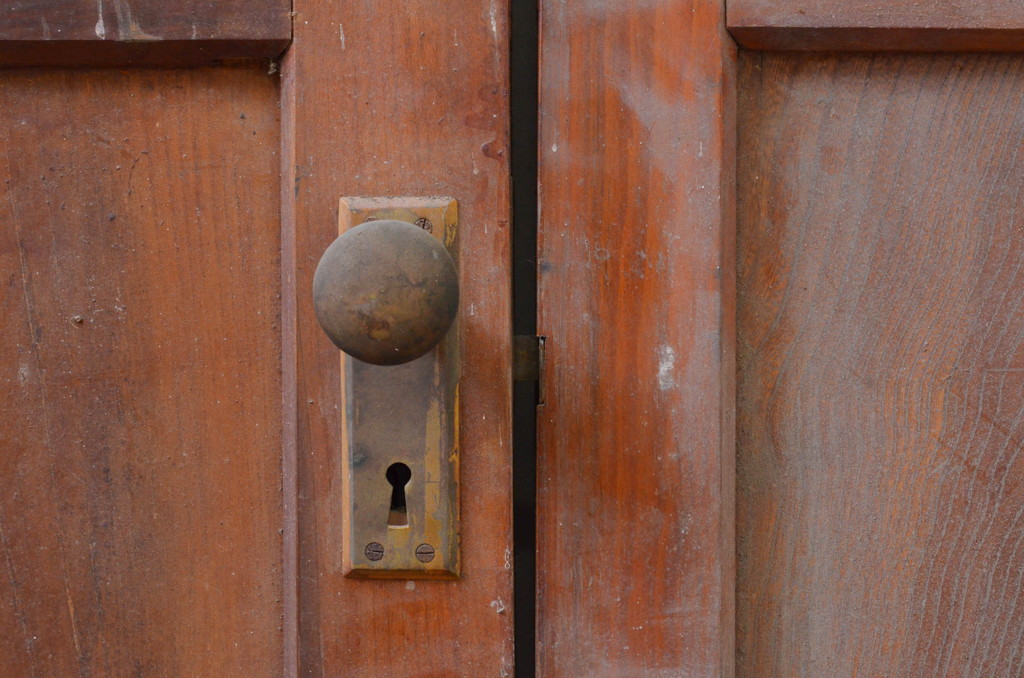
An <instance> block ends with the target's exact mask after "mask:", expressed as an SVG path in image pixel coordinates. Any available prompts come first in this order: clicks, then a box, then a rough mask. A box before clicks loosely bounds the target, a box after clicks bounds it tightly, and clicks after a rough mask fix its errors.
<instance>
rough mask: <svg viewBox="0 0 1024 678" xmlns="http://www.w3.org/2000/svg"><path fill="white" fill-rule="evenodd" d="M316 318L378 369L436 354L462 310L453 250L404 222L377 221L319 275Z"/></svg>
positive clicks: (354, 233)
mask: <svg viewBox="0 0 1024 678" xmlns="http://www.w3.org/2000/svg"><path fill="white" fill-rule="evenodd" d="M313 305H314V308H315V309H316V317H317V320H319V321H320V326H321V327H322V328H323V330H324V332H326V333H327V336H328V337H330V339H331V341H332V342H334V344H335V346H337V347H338V348H340V349H341V350H342V351H345V353H348V354H349V355H351V356H352V357H354V358H357V359H359V360H362V361H364V362H368V363H372V364H375V365H398V364H401V363H405V362H409V361H410V360H415V359H416V358H419V357H420V356H422V355H425V354H426V353H428V352H429V351H430V349H432V348H434V346H436V345H437V344H438V343H439V342H440V341H441V339H443V338H444V336H445V334H447V332H448V329H449V328H450V327H451V325H452V322H453V321H454V320H455V315H456V313H457V312H458V305H459V280H458V273H457V272H456V270H455V263H454V262H453V261H452V258H451V255H449V254H448V250H447V249H446V248H445V247H444V245H442V244H441V243H440V242H439V241H438V240H437V239H435V238H434V237H433V236H431V235H430V234H429V233H427V232H425V231H423V230H422V229H420V228H418V227H417V226H414V225H413V224H409V223H406V222H403V221H390V220H379V221H370V222H367V223H365V224H362V225H360V226H357V227H355V228H353V229H351V230H349V231H346V232H345V233H343V234H342V235H341V236H339V237H338V238H337V240H335V241H334V242H333V243H332V244H331V246H330V247H328V248H327V251H325V252H324V255H323V257H321V259H320V264H319V265H318V266H317V268H316V274H315V275H314V276H313Z"/></svg>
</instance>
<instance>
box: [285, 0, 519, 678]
mask: <svg viewBox="0 0 1024 678" xmlns="http://www.w3.org/2000/svg"><path fill="white" fill-rule="evenodd" d="M295 12H296V15H295V43H294V45H293V47H292V49H291V50H290V51H289V53H288V56H287V58H286V60H285V63H284V65H283V68H284V73H285V80H286V85H285V88H286V92H287V97H286V100H285V110H286V120H285V130H284V133H285V135H286V147H287V148H289V153H290V154H293V157H294V162H291V161H286V173H285V182H286V185H288V186H293V187H294V194H293V195H294V201H293V202H292V203H291V204H290V205H287V206H286V210H285V219H286V224H285V228H286V229H288V230H289V232H290V233H292V234H293V237H294V239H295V240H294V248H295V249H294V256H295V264H296V269H295V281H294V285H293V286H291V283H289V286H290V289H289V290H288V291H287V292H286V294H291V295H293V298H294V302H288V303H294V307H295V311H296V313H297V319H296V321H295V325H294V327H295V332H296V334H295V337H294V341H295V342H296V344H295V345H296V347H297V367H296V370H295V374H296V375H297V376H296V378H297V382H296V389H297V394H298V398H297V402H298V420H297V426H298V438H297V450H298V468H297V471H298V482H299V496H298V501H299V506H298V508H299V523H298V524H299V530H300V533H299V540H300V541H299V553H298V559H299V567H300V570H299V574H300V576H301V579H300V586H301V597H300V600H299V603H300V609H301V615H302V616H301V619H300V626H299V630H300V632H301V656H300V659H301V666H300V669H301V672H302V675H312V676H346V677H352V678H356V677H359V676H372V677H374V678H379V677H380V676H388V675H393V676H408V677H417V678H426V677H438V678H440V677H442V676H443V677H445V678H447V677H449V676H467V677H473V678H475V677H477V676H511V675H512V666H511V663H512V630H511V629H512V609H511V601H512V579H511V577H512V572H511V561H512V541H511V539H512V534H511V506H512V501H511V472H510V468H511V449H510V440H511V431H510V378H511V370H510V365H509V360H510V357H511V320H510V299H509V297H510V284H509V275H510V274H509V270H510V269H509V206H508V200H509V176H508V159H507V158H508V148H507V145H508V132H507V128H508V116H507V90H508V87H507V71H508V66H507V59H506V42H507V26H506V16H507V13H508V7H507V5H506V4H505V3H504V2H498V1H495V2H491V3H475V2H468V1H465V0H457V1H455V2H452V1H451V0H449V1H448V2H441V1H439V0H414V1H413V2H408V3H393V4H389V3H381V2H377V1H375V0H357V1H355V2H344V3H327V2H322V1H312V0H310V1H306V0H297V1H296V3H295ZM358 195H364V196H365V195H368V196H375V195H412V196H417V195H446V196H452V197H454V198H456V199H457V200H458V201H459V213H460V218H459V232H460V235H459V237H460V239H461V246H460V247H461V256H460V261H461V268H460V276H461V285H462V289H461V302H460V314H461V315H460V323H461V327H462V332H463V341H464V343H463V355H464V363H463V368H462V373H463V379H462V382H461V390H460V397H461V403H462V410H461V413H460V424H461V431H460V440H461V478H462V489H461V496H462V503H461V506H462V513H461V515H462V579H461V580H460V581H457V582H439V581H417V582H405V581H365V580H363V581H360V580H353V579H348V578H345V577H344V576H343V569H342V534H343V528H342V526H341V524H340V520H341V516H342V505H343V501H344V497H343V494H342V482H341V481H342V477H343V473H342V468H341V461H342V457H341V444H342V440H341V413H340V411H339V407H340V405H341V387H342V384H341V377H340V370H339V362H340V361H339V360H338V351H337V349H336V348H334V347H333V345H332V344H331V342H330V341H329V340H328V339H327V337H326V336H325V335H324V334H323V332H322V331H321V330H320V328H319V327H318V326H317V322H316V319H315V317H314V314H313V306H312V298H311V284H312V275H313V271H314V268H315V266H316V263H317V261H318V260H319V258H320V255H321V254H322V253H323V251H324V249H326V247H327V246H328V245H329V244H330V243H331V241H332V240H333V239H334V238H335V237H336V235H337V227H338V198H339V197H340V196H358ZM290 322H291V321H290V320H289V319H287V318H286V323H290ZM286 341H291V339H286ZM286 369H287V368H286Z"/></svg>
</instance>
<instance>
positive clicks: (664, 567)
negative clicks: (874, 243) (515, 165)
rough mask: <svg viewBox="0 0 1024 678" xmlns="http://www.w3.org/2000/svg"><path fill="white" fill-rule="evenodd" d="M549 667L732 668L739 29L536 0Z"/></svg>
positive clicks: (661, 9)
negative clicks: (732, 32) (733, 34)
mask: <svg viewBox="0 0 1024 678" xmlns="http://www.w3.org/2000/svg"><path fill="white" fill-rule="evenodd" d="M541 26H542V33H541V40H542V47H541V94H540V107H541V143H540V165H541V169H540V195H541V218H540V292H539V294H540V298H539V305H540V309H541V310H540V319H539V326H540V329H539V331H540V333H541V334H543V335H546V336H547V343H546V356H547V367H546V373H545V375H544V379H545V384H544V385H545V393H546V400H547V404H546V405H545V406H543V407H542V408H541V410H540V414H539V422H538V425H539V450H538V456H539V458H538V483H539V486H538V503H539V508H538V512H539V515H538V572H537V578H538V582H539V591H538V597H537V605H538V648H537V653H538V674H539V675H541V676H544V677H545V678H554V677H556V676H566V677H570V676H571V677H576V676H593V677H595V678H598V677H600V678H604V677H607V678H613V677H614V678H622V677H623V676H630V677H635V678H642V677H645V676H651V677H653V676H669V675H672V676H678V675H699V676H711V675H716V676H719V675H722V676H727V675H732V664H733V652H732V648H733V643H732V634H733V614H732V613H733V610H732V595H733V562H734V559H733V552H734V550H733V536H732V535H733V475H732V474H733V471H732V469H733V459H734V455H733V441H732V435H733V402H734V398H733V386H732V384H733V358H732V352H733V330H732V325H733V311H734V299H733V289H732V287H733V284H732V280H733V273H732V271H733V268H732V259H731V255H732V251H733V244H732V242H733V241H732V238H733V228H734V224H733V214H732V200H733V186H732V184H733V174H732V171H733V170H732V168H733V159H734V156H733V141H734V137H733V134H734V131H733V130H734V124H735V122H734V120H733V110H732V107H733V103H732V93H733V91H734V88H735V83H734V82H733V59H734V47H733V44H732V41H731V40H730V39H729V37H728V36H727V35H726V34H725V31H724V9H723V7H722V4H721V3H720V2H717V1H715V0H708V1H700V0H698V1H693V2H683V3H660V4H659V3H642V4H641V5H639V6H638V5H628V6H626V5H622V4H621V3H615V2H596V3H595V2H574V1H571V0H562V1H559V2H548V3H544V4H543V9H542V17H541Z"/></svg>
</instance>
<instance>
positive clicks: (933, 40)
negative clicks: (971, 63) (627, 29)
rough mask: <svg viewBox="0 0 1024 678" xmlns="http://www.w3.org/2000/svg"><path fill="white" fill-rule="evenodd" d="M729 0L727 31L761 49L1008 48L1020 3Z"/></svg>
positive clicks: (1015, 45)
mask: <svg viewBox="0 0 1024 678" xmlns="http://www.w3.org/2000/svg"><path fill="white" fill-rule="evenodd" d="M952 5H953V3H950V2H948V1H944V0H889V1H888V2H885V3H880V2H876V1H875V0H846V1H844V2H836V0H732V1H731V2H730V3H729V9H728V26H729V32H730V33H732V35H733V37H734V38H735V39H736V41H737V42H738V43H739V44H740V45H741V46H743V47H747V48H749V49H762V50H819V51H878V50H883V51H904V52H906V51H914V52H940V51H941V52H1016V51H1022V50H1024V3H1021V2H1019V0H986V1H984V2H981V1H979V2H961V3H956V5H957V6H952Z"/></svg>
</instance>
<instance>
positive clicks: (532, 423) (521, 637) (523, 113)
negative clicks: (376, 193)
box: [509, 0, 540, 678]
mask: <svg viewBox="0 0 1024 678" xmlns="http://www.w3.org/2000/svg"><path fill="white" fill-rule="evenodd" d="M510 4H511V7H512V9H511V44H510V47H509V62H510V75H509V77H510V92H509V97H510V107H511V118H510V120H511V152H510V160H511V164H512V312H513V327H514V331H515V333H516V334H526V335H535V334H536V333H537V113H538V108H537V72H538V65H539V63H538V58H537V55H538V36H539V34H540V31H539V25H538V17H539V15H538V0H512V2H511V3H510ZM536 408H537V384H535V383H532V382H515V385H514V387H513V393H512V426H513V428H512V450H513V453H512V497H513V540H514V558H513V567H514V570H513V572H514V586H515V605H514V610H515V620H514V621H515V666H516V671H515V675H516V678H533V677H534V676H535V675H536V666H535V656H534V655H535V653H534V648H535V641H536V637H535V630H534V629H535V623H536V617H537V606H536V598H535V591H536V588H537V570H536V564H537V537H536V526H537V517H536V512H537V491H536V486H537V409H536Z"/></svg>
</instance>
